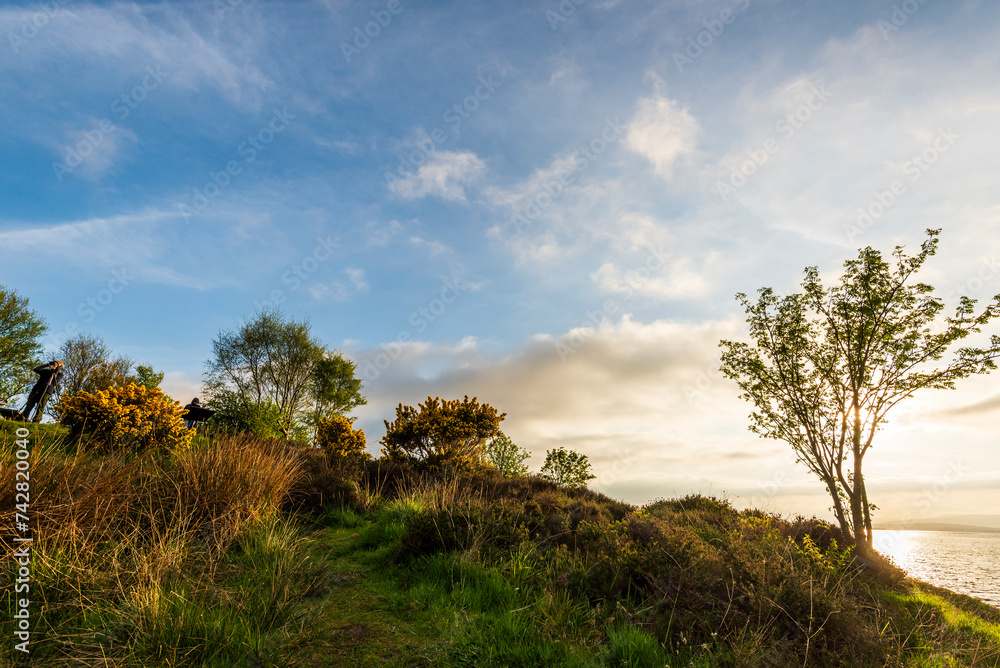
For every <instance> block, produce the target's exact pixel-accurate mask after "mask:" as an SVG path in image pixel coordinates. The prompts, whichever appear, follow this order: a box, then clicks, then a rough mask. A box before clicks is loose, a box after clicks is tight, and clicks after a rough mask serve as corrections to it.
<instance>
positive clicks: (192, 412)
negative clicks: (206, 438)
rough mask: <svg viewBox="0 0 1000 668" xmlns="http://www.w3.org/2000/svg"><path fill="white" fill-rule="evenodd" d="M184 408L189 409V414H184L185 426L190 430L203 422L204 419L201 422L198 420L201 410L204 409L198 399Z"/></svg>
mask: <svg viewBox="0 0 1000 668" xmlns="http://www.w3.org/2000/svg"><path fill="white" fill-rule="evenodd" d="M184 408H186V409H187V413H185V414H184V426H185V427H187V428H188V429H190V428H191V427H193V426H194V423H195V422H200V421H201V420H203V419H204V418H201V420H199V419H198V418H197V414H198V413H199V412H200V410H199V409H201V408H202V406H201V402H200V401H199V400H198V397H195V398H194V399H192V400H191V403H189V404H188V405H187V406H185V407H184Z"/></svg>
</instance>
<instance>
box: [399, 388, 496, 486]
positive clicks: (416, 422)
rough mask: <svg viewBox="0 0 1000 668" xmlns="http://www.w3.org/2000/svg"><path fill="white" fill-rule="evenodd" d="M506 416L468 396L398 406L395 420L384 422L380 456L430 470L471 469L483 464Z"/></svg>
mask: <svg viewBox="0 0 1000 668" xmlns="http://www.w3.org/2000/svg"><path fill="white" fill-rule="evenodd" d="M505 417H507V414H506V413H498V412H497V409H495V408H493V407H492V406H490V405H489V404H480V403H479V401H478V399H476V398H473V399H472V400H471V401H470V400H469V396H468V395H466V396H465V399H464V400H461V401H460V400H458V399H455V400H453V401H443V400H441V398H440V397H437V398H434V399H432V398H431V397H427V401H425V402H424V403H422V404H418V407H417V408H413V407H412V406H404V405H403V404H399V406H398V407H397V408H396V419H395V420H394V421H393V422H392V424H390V423H389V422H388V421H386V422H385V430H386V434H385V437H384V438H383V439H382V441H381V442H382V446H383V447H382V454H383V455H384V456H385V457H387V458H388V459H390V460H395V461H411V462H414V463H417V464H419V465H420V466H422V467H425V468H428V469H431V470H438V469H467V468H472V467H475V466H478V465H480V464H482V463H483V461H484V458H485V455H486V452H485V447H486V443H487V442H488V441H489V440H490V439H492V438H494V437H495V436H496V435H497V433H498V432H499V431H500V422H501V421H502V420H503V419H504V418H505Z"/></svg>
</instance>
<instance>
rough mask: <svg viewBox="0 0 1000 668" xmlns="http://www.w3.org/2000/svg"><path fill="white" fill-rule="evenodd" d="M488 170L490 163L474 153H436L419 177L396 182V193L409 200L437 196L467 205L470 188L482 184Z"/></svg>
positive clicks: (412, 175) (394, 190) (417, 174)
mask: <svg viewBox="0 0 1000 668" xmlns="http://www.w3.org/2000/svg"><path fill="white" fill-rule="evenodd" d="M485 170H486V163H484V162H483V161H482V160H481V159H480V158H479V157H478V156H477V155H476V154H475V153H472V152H470V151H435V152H433V153H431V154H430V156H429V157H428V159H427V162H426V163H425V164H423V165H421V166H420V167H419V168H418V169H417V171H416V173H413V174H410V175H408V176H406V177H405V178H403V179H400V180H398V181H396V182H395V183H394V184H393V186H392V190H393V192H395V193H396V194H397V195H399V196H400V197H402V198H403V199H408V200H413V199H421V198H423V197H427V196H429V195H435V196H437V197H440V198H441V199H444V200H449V201H462V202H464V201H465V199H466V196H465V188H466V186H469V185H471V184H473V183H475V182H476V181H478V180H479V178H480V177H481V176H482V175H483V173H484V172H485Z"/></svg>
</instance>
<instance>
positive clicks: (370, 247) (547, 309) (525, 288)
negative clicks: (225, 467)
mask: <svg viewBox="0 0 1000 668" xmlns="http://www.w3.org/2000/svg"><path fill="white" fill-rule="evenodd" d="M998 33H1000V7H997V6H996V5H994V4H992V3H986V2H974V1H969V2H954V3H944V2H934V1H931V0H925V1H923V2H921V1H920V0H908V1H907V2H903V3H895V4H894V3H892V2H842V3H828V2H819V1H794V2H793V1H791V0H788V1H784V2H781V1H767V2H765V1H754V0H749V1H748V0H738V1H734V0H724V1H722V2H696V1H693V0H691V1H687V2H641V1H635V2H621V1H615V0H605V1H603V2H602V1H598V0H564V1H563V2H562V3H561V4H560V3H559V2H544V1H543V2H517V1H511V2H505V3H502V4H498V3H489V4H487V3H461V2H424V3H415V2H411V1H409V0H399V1H398V2H396V1H393V2H389V1H388V0H385V1H381V0H379V1H375V2H338V1H336V0H317V1H315V2H306V1H302V2H266V3H265V2H259V1H257V2H253V1H248V0H244V1H243V2H239V1H238V0H221V1H220V2H216V3H214V4H213V3H208V2H188V3H185V2H168V3H87V2H78V1H75V0H55V1H53V2H50V3H48V4H47V5H38V4H32V3H17V2H8V3H4V4H3V6H2V7H0V35H2V36H3V40H2V43H0V111H2V114H3V119H4V123H3V125H2V127H0V152H2V155H3V156H4V158H5V159H4V160H3V161H0V282H2V284H3V285H5V286H8V287H13V288H15V289H16V290H18V291H19V292H20V293H21V294H23V295H25V296H27V297H29V298H30V300H31V303H32V306H33V307H34V308H35V309H36V310H37V311H39V312H40V313H41V314H42V315H44V316H45V318H46V319H47V320H48V322H49V324H50V327H51V336H50V339H49V341H48V345H49V347H50V349H55V348H56V347H57V346H58V342H59V340H60V337H64V336H65V334H66V332H67V331H72V330H73V329H74V328H79V329H83V330H87V331H90V332H93V333H96V334H99V335H101V336H103V337H104V338H105V340H106V341H107V342H108V343H109V344H110V345H111V346H112V347H113V349H114V350H115V351H116V352H119V353H123V354H127V355H130V356H131V357H133V358H134V359H135V360H136V361H137V362H145V363H152V364H153V365H154V366H155V367H157V368H159V369H163V370H164V371H166V372H167V379H166V382H165V383H164V386H165V388H166V389H167V391H168V392H170V393H171V394H172V395H173V396H175V397H177V398H181V399H183V400H185V401H186V400H188V399H189V398H190V396H194V395H195V394H198V393H199V384H200V380H201V372H202V369H203V365H204V362H205V360H206V359H207V358H208V357H209V355H210V351H211V341H212V339H213V337H215V336H216V335H217V334H218V333H219V331H220V330H223V329H231V328H235V327H237V326H238V325H239V323H240V322H241V320H242V319H243V318H245V317H247V316H249V315H250V314H251V313H252V312H253V311H254V309H255V308H256V307H258V306H259V305H260V304H262V303H265V302H269V301H271V302H275V303H278V304H280V306H281V308H282V309H283V310H284V311H285V312H286V314H288V315H290V316H293V317H296V318H308V319H309V320H310V321H311V323H312V326H313V330H314V333H315V334H316V335H318V336H319V337H320V338H321V339H323V340H324V341H325V342H326V343H328V344H329V345H330V346H332V347H335V348H337V349H339V350H341V351H342V352H344V354H346V355H347V356H349V357H351V358H352V359H354V360H355V361H357V362H358V363H359V364H360V365H361V368H362V371H363V373H364V375H365V378H366V382H365V393H366V395H367V396H368V398H369V405H368V406H367V407H365V408H364V409H361V410H359V411H358V413H357V415H358V418H359V423H360V424H361V425H362V426H363V427H364V428H365V430H366V432H367V433H368V437H369V442H370V443H371V444H372V446H373V447H372V449H373V450H377V441H378V439H379V438H380V437H381V435H382V433H384V430H383V427H382V422H381V421H382V419H384V418H390V417H391V416H392V411H393V407H394V406H395V405H396V404H397V403H399V402H403V403H408V404H416V403H417V402H418V401H420V400H422V399H423V398H424V397H426V396H427V395H428V394H431V395H439V394H440V395H442V396H446V397H461V396H462V395H464V394H469V395H470V396H471V395H478V396H479V397H480V399H482V400H485V401H489V402H491V403H493V404H494V405H496V406H497V407H498V408H500V409H501V410H504V411H506V412H507V413H508V418H507V421H506V422H505V423H504V424H505V428H506V431H507V432H508V433H509V434H510V435H511V436H512V437H513V438H514V440H515V441H516V442H518V443H519V444H521V445H523V446H525V447H527V448H528V449H529V450H531V451H532V452H533V453H534V455H535V456H534V457H533V459H532V461H531V463H532V465H533V466H535V467H538V466H539V465H540V464H541V461H542V459H543V458H544V452H545V450H546V449H549V448H552V447H556V446H559V445H567V446H568V447H573V448H574V449H577V450H579V451H581V452H584V453H586V454H588V456H589V457H590V458H591V460H592V461H593V462H594V464H595V468H596V472H597V473H598V479H597V481H595V486H597V487H598V488H600V489H602V490H604V491H607V492H608V493H610V494H612V495H614V496H618V497H620V498H625V499H627V500H630V501H636V502H643V501H648V500H651V499H653V498H657V497H669V496H673V495H676V494H683V493H686V492H689V491H701V492H704V493H714V494H728V495H730V496H732V497H733V498H734V500H735V501H736V502H737V503H738V504H741V505H747V504H750V503H753V504H755V505H766V506H769V507H773V508H774V509H776V510H779V511H782V512H795V511H802V512H806V513H813V512H815V513H824V512H825V509H826V506H827V505H829V504H828V502H827V501H826V500H825V498H824V493H823V490H822V488H821V487H820V486H819V485H818V483H816V482H814V481H812V480H810V479H809V477H808V474H807V473H806V472H805V471H804V470H802V468H801V467H800V466H798V465H796V464H795V463H794V461H792V459H791V457H790V455H789V453H788V452H787V448H786V447H784V446H783V445H782V444H780V443H776V442H764V441H759V440H757V439H756V437H754V436H753V435H752V434H750V433H749V432H748V431H747V430H746V425H747V420H746V414H747V412H748V406H745V405H743V404H741V402H740V401H739V400H738V399H737V398H736V394H737V391H736V388H735V385H734V384H732V383H730V382H728V381H724V380H722V379H720V378H719V377H718V374H717V372H716V371H715V369H717V367H718V348H717V343H718V340H719V339H720V338H724V337H725V338H738V337H742V336H744V335H745V330H744V327H743V324H742V317H741V313H740V309H739V307H738V304H737V303H736V301H735V300H734V299H733V295H734V294H735V293H736V292H738V291H745V292H753V291H754V290H756V289H757V288H758V287H761V286H765V285H766V286H772V287H774V288H775V289H776V290H778V291H779V292H787V291H789V290H793V289H795V288H796V286H797V285H798V283H799V281H800V280H801V276H802V273H801V272H802V269H803V267H805V266H807V265H818V266H819V267H820V268H821V270H822V271H823V272H824V274H825V275H827V276H830V277H833V276H835V275H836V274H837V272H838V270H839V267H840V266H841V264H842V262H843V261H844V260H845V259H847V258H849V257H851V256H853V255H854V254H855V253H856V252H857V249H858V248H859V247H861V246H865V245H869V244H871V245H874V246H876V247H879V248H882V249H884V250H886V251H888V250H890V249H891V248H892V246H893V245H895V244H906V245H908V246H909V247H911V248H915V247H916V246H917V245H918V244H919V243H920V241H921V240H922V233H923V230H924V229H925V228H927V227H942V228H944V231H943V234H942V241H941V251H940V252H939V254H938V255H937V256H936V257H935V258H934V259H933V260H932V261H931V263H930V264H929V265H928V267H927V269H926V277H925V278H926V280H927V281H928V282H930V283H932V284H934V285H936V286H937V287H938V288H939V289H940V291H941V294H942V295H945V296H946V295H954V294H956V293H958V292H961V293H964V294H968V295H969V296H972V297H977V298H980V299H986V298H988V297H989V296H990V295H993V294H995V293H997V292H1000V266H998V265H997V260H996V254H997V253H998V252H1000V240H998V237H997V234H996V229H997V223H998V220H1000V195H998V194H997V192H998V191H997V189H996V188H995V183H996V181H997V177H998V176H1000V165H998V162H997V159H996V154H995V148H994V147H995V146H997V145H998V141H997V140H998V139H1000V137H998V135H1000V122H998V121H1000V67H998V64H1000V63H998V60H1000V52H998V51H997V49H996V48H995V44H996V43H997V42H998V37H1000V35H998ZM863 212H867V214H866V215H863ZM952 301H954V296H953V297H952ZM997 382H998V381H997V379H996V377H984V378H977V379H973V380H970V381H969V382H967V383H964V384H963V385H962V387H961V389H959V390H957V391H954V392H948V393H936V394H935V393H929V394H927V395H923V396H919V397H917V398H915V399H914V400H913V401H911V403H910V405H908V406H901V407H900V408H899V409H898V411H897V413H896V415H895V416H894V419H893V421H892V423H891V424H890V425H889V426H888V428H887V429H886V430H885V432H884V433H883V435H882V440H881V441H879V443H878V445H877V446H876V448H875V450H874V451H873V452H872V454H871V455H870V456H869V458H868V463H867V466H868V475H869V480H870V486H871V488H872V490H873V492H872V494H873V497H875V498H876V503H878V504H879V505H880V506H881V507H882V508H883V509H884V510H883V513H884V517H886V518H904V517H908V516H911V515H912V516H920V517H931V516H936V515H941V514H948V513H951V514H954V513H965V512H972V511H971V510H970V509H973V508H974V509H975V512H978V513H987V514H990V513H992V514H1000V501H998V500H997V494H996V489H997V488H998V487H1000V449H998V448H997V447H996V437H995V426H994V425H995V421H996V418H997V417H998V412H1000V387H998V385H997ZM189 395H190V396H189ZM949 471H951V472H952V473H949Z"/></svg>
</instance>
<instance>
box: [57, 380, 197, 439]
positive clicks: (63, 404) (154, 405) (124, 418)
mask: <svg viewBox="0 0 1000 668" xmlns="http://www.w3.org/2000/svg"><path fill="white" fill-rule="evenodd" d="M57 409H58V411H59V415H60V422H62V423H64V424H67V425H69V426H70V427H72V428H73V430H74V432H76V433H79V432H81V431H86V432H89V433H90V435H91V439H90V440H89V441H88V443H89V444H91V445H93V446H95V447H97V448H98V449H102V450H116V449H120V448H123V447H131V446H136V445H138V446H142V447H146V446H150V445H160V446H164V447H167V448H170V449H172V450H182V449H184V448H186V447H187V446H188V445H189V444H190V442H191V437H192V435H193V434H194V431H193V430H191V429H187V428H186V427H185V426H184V420H183V418H182V416H183V414H184V408H183V407H182V406H181V405H180V404H179V403H178V402H176V401H171V400H170V399H168V398H167V397H165V396H164V394H163V392H162V390H160V389H159V388H153V389H147V388H146V387H144V386H142V385H137V384H135V383H129V384H127V385H124V386H121V387H110V388H108V389H106V390H99V391H97V392H94V393H93V394H91V393H90V392H85V391H84V392H80V393H79V394H77V395H75V396H65V395H64V396H63V398H62V400H61V401H60V402H59V405H58V407H57Z"/></svg>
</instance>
